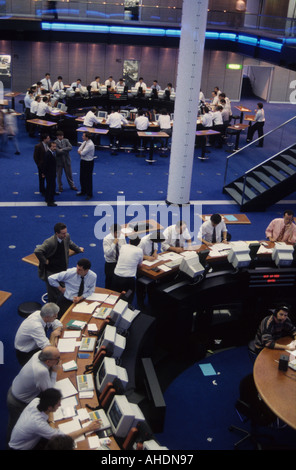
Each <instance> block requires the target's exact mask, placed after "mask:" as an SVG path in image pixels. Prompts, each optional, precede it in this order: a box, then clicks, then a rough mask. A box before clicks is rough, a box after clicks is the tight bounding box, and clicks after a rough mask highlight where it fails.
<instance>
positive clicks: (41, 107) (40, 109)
mask: <svg viewBox="0 0 296 470" xmlns="http://www.w3.org/2000/svg"><path fill="white" fill-rule="evenodd" d="M50 111H51V108H50V107H49V106H48V104H47V103H45V102H44V101H42V100H41V101H40V102H39V103H38V106H37V111H36V114H37V116H39V117H44V116H45V114H47V113H50Z"/></svg>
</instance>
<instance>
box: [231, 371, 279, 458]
mask: <svg viewBox="0 0 296 470" xmlns="http://www.w3.org/2000/svg"><path fill="white" fill-rule="evenodd" d="M235 408H236V411H237V413H238V416H239V418H240V419H241V421H242V422H243V423H246V422H247V421H249V422H250V425H251V430H250V431H247V430H246V429H243V428H240V427H238V426H234V425H231V426H230V427H229V431H239V432H241V433H242V434H244V437H243V438H242V439H240V440H239V441H237V442H236V443H235V444H234V448H238V446H239V445H240V444H242V443H243V442H245V441H246V440H248V439H250V440H251V442H252V443H253V445H254V447H255V448H256V449H257V450H262V444H261V442H260V441H261V440H263V439H264V438H267V439H268V440H269V441H272V440H273V437H272V436H270V435H267V434H261V433H260V434H259V433H258V431H257V428H258V427H259V426H262V427H267V426H270V425H271V424H273V423H274V422H276V420H277V417H276V415H275V414H274V413H273V412H272V411H271V410H270V409H269V408H268V406H267V405H265V403H264V402H263V401H262V400H261V398H260V397H259V394H258V392H257V389H256V386H255V383H254V378H253V374H249V375H247V376H246V377H244V378H243V379H242V381H241V382H240V386H239V398H238V400H237V401H236V404H235Z"/></svg>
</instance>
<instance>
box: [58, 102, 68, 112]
mask: <svg viewBox="0 0 296 470" xmlns="http://www.w3.org/2000/svg"><path fill="white" fill-rule="evenodd" d="M57 108H58V109H60V110H61V111H65V112H66V111H67V109H68V108H67V106H66V105H65V104H64V103H58V104H57Z"/></svg>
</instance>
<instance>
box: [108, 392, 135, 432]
mask: <svg viewBox="0 0 296 470" xmlns="http://www.w3.org/2000/svg"><path fill="white" fill-rule="evenodd" d="M107 418H108V419H109V421H110V424H111V429H112V433H113V434H114V435H115V436H116V437H126V436H127V435H128V432H129V430H130V428H131V426H132V424H133V421H134V419H135V415H134V413H133V410H132V409H131V407H130V404H129V402H128V400H127V398H126V396H125V395H115V396H114V397H113V400H112V402H111V405H110V407H109V409H108V411H107Z"/></svg>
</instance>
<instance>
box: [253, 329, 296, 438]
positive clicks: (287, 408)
mask: <svg viewBox="0 0 296 470" xmlns="http://www.w3.org/2000/svg"><path fill="white" fill-rule="evenodd" d="M290 341H291V338H282V339H281V340H279V342H281V343H282V344H288V343H289V342H290ZM282 354H285V355H289V353H288V352H286V351H284V350H279V349H268V348H264V349H263V351H261V352H260V354H259V355H258V357H257V359H256V361H255V364H254V381H255V385H256V387H257V390H258V392H259V394H260V396H261V398H262V399H263V400H264V402H265V403H266V405H267V406H268V407H269V408H270V409H271V410H272V411H273V412H274V413H275V415H276V416H278V417H279V418H280V419H281V420H283V421H284V422H285V423H287V424H288V425H289V426H291V427H292V428H293V429H296V407H295V396H296V371H294V370H292V369H291V368H289V367H288V370H287V371H286V372H285V371H281V370H279V368H278V366H279V364H278V361H279V358H280V356H281V355H282Z"/></svg>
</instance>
